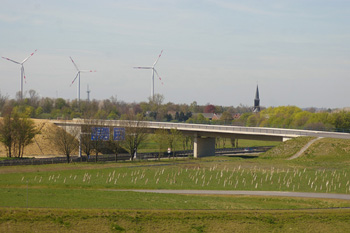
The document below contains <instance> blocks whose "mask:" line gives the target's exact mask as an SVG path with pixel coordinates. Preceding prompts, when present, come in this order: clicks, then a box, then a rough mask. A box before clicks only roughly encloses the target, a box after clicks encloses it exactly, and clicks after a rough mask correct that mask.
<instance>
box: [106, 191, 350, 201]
mask: <svg viewBox="0 0 350 233" xmlns="http://www.w3.org/2000/svg"><path fill="white" fill-rule="evenodd" d="M109 191H131V192H143V193H171V194H194V195H249V196H278V197H306V198H326V199H343V200H350V195H348V194H334V193H302V192H278V191H227V190H225V191H224V190H171V189H169V190H166V189H154V190H152V189H113V190H109Z"/></svg>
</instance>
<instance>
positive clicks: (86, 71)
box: [80, 70, 96, 73]
mask: <svg viewBox="0 0 350 233" xmlns="http://www.w3.org/2000/svg"><path fill="white" fill-rule="evenodd" d="M80 72H84V73H88V72H96V70H80Z"/></svg>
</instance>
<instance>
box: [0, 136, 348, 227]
mask: <svg viewBox="0 0 350 233" xmlns="http://www.w3.org/2000/svg"><path fill="white" fill-rule="evenodd" d="M308 140H310V138H298V139H295V140H291V141H288V142H286V143H284V144H281V145H279V146H277V147H276V148H274V149H273V150H271V151H269V152H267V153H265V154H264V155H262V156H261V157H260V158H249V159H244V158H241V157H211V158H205V159H200V160H183V161H176V162H174V163H173V161H172V160H170V161H162V162H142V163H140V162H134V163H131V162H124V163H117V164H115V163H109V164H69V165H64V164H63V165H62V164H60V165H44V166H25V167H3V168H1V169H0V188H1V189H0V196H1V198H0V206H3V207H9V208H3V209H1V210H0V213H1V217H0V229H2V231H4V230H5V229H9V230H10V231H16V229H19V228H16V227H24V229H28V231H35V230H34V229H35V225H36V223H38V224H40V225H41V226H42V227H43V228H40V229H44V228H45V226H47V227H53V228H52V229H55V230H57V231H70V230H76V229H78V230H80V231H81V230H83V231H84V229H88V230H89V231H90V230H91V231H92V229H93V228H94V227H99V229H106V231H112V230H113V229H114V230H116V229H117V230H118V229H119V230H123V229H126V230H128V231H152V229H154V230H156V231H185V232H191V231H193V232H196V231H198V232H201V231H208V232H213V231H217V232H219V231H221V232H222V231H227V229H236V230H235V231H252V230H259V231H260V232H261V231H266V232H268V231H271V230H276V229H277V230H278V231H286V230H289V231H300V230H302V231H328V230H329V231H331V230H333V231H337V232H339V231H342V230H344V229H349V228H345V227H349V222H350V211H349V210H322V211H320V210H310V208H334V207H350V202H349V201H342V200H325V199H308V198H282V197H251V196H204V195H175V194H141V193H133V192H126V191H121V192H112V191H104V190H105V189H132V188H141V189H142V188H147V189H217V190H275V191H301V192H329V193H345V194H346V193H349V192H350V190H349V180H350V169H349V162H350V156H349V155H350V153H349V148H350V146H349V142H348V141H346V140H335V139H322V140H320V141H317V142H316V143H315V144H314V145H312V146H311V147H310V148H309V150H307V151H306V152H305V155H304V156H302V157H300V158H298V159H295V160H292V161H287V160H285V158H287V157H289V156H291V155H293V154H294V153H295V152H296V151H298V149H297V148H299V149H300V148H301V147H302V146H303V145H305V144H306V143H307V141H308ZM11 207H29V208H30V209H29V210H26V209H13V208H11ZM37 207H40V208H50V209H48V210H46V209H44V210H43V209H40V210H38V209H33V208H37ZM52 208H54V209H52ZM57 208H74V209H76V210H69V211H68V210H64V209H57ZM101 208H102V209H118V211H113V210H103V211H102V210H99V209H101ZM86 209H94V210H86ZM122 209H124V210H125V209H129V210H125V211H124V210H123V211H122ZM133 209H138V210H137V211H136V210H133ZM141 209H143V210H141ZM188 209H193V210H198V211H188ZM252 209H254V210H252ZM267 209H275V211H273V210H267ZM276 209H279V210H276ZM281 209H285V210H281ZM287 209H294V210H298V209H299V210H298V211H294V212H291V211H289V210H287ZM300 209H309V210H300ZM166 210H167V211H166ZM175 210H176V211H175ZM199 210H201V211H199ZM204 210H205V211H204ZM209 210H210V211H209ZM243 210H247V211H243ZM248 210H249V211H248ZM298 218H303V219H299V220H297V219H298ZM97 222H100V223H97ZM339 225H341V226H343V227H341V228H340V227H339ZM88 226H91V228H84V227H88ZM218 226H220V227H222V228H220V227H218ZM6 227H10V228H6ZM11 227H13V228H11Z"/></svg>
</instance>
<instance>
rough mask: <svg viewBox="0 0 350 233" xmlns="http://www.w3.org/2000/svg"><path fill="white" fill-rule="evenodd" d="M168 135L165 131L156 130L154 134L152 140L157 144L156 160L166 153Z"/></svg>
mask: <svg viewBox="0 0 350 233" xmlns="http://www.w3.org/2000/svg"><path fill="white" fill-rule="evenodd" d="M168 138H169V133H168V130H166V129H163V128H162V129H157V130H156V131H155V132H154V135H153V139H154V141H155V142H156V143H157V144H158V159H160V157H161V154H162V153H164V151H166V148H167V146H168Z"/></svg>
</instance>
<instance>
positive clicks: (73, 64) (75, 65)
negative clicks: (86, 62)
mask: <svg viewBox="0 0 350 233" xmlns="http://www.w3.org/2000/svg"><path fill="white" fill-rule="evenodd" d="M69 58H70V59H71V60H72V62H73V65H74V66H75V68H76V69H77V71H79V68H78V66H77V65H76V64H75V62H74V61H73V59H72V57H69Z"/></svg>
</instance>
